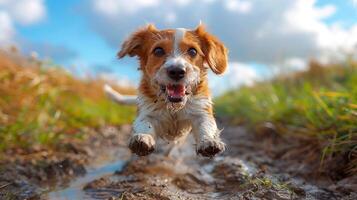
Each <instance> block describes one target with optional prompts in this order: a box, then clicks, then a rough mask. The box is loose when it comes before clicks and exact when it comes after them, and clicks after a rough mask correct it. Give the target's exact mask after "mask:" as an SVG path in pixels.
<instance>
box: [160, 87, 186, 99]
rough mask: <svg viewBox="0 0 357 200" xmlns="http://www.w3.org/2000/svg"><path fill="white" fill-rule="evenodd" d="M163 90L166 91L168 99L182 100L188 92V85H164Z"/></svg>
mask: <svg viewBox="0 0 357 200" xmlns="http://www.w3.org/2000/svg"><path fill="white" fill-rule="evenodd" d="M161 90H162V91H163V92H166V94H167V99H168V100H169V101H170V102H172V103H179V102H182V101H183V100H184V98H185V96H186V95H187V94H188V92H187V87H186V86H185V85H183V84H169V85H166V86H165V85H162V86H161Z"/></svg>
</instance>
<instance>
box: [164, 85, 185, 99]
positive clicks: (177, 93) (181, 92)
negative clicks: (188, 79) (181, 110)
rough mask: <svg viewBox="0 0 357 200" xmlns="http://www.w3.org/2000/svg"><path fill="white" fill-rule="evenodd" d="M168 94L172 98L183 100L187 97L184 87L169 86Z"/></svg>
mask: <svg viewBox="0 0 357 200" xmlns="http://www.w3.org/2000/svg"><path fill="white" fill-rule="evenodd" d="M167 92H168V95H169V97H170V98H174V99H182V98H183V97H184V96H185V86H183V85H169V86H167Z"/></svg>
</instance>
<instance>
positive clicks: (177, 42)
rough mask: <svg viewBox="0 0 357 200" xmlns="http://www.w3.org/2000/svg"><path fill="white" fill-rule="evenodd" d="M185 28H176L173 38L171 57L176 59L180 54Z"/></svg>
mask: <svg viewBox="0 0 357 200" xmlns="http://www.w3.org/2000/svg"><path fill="white" fill-rule="evenodd" d="M186 31H187V30H186V29H185V28H177V29H176V31H175V38H174V51H173V57H177V56H179V55H180V54H181V50H180V42H181V41H182V40H183V38H184V37H185V33H186Z"/></svg>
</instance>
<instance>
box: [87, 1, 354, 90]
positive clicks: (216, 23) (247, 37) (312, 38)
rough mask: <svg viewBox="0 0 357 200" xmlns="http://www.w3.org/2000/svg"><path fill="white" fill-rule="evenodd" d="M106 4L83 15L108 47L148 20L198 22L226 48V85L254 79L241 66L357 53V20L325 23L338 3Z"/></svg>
mask: <svg viewBox="0 0 357 200" xmlns="http://www.w3.org/2000/svg"><path fill="white" fill-rule="evenodd" d="M105 1H110V2H112V4H111V6H108V5H109V4H107V6H108V7H110V8H108V9H103V8H101V6H100V5H98V4H105V3H100V2H103V0H92V1H91V6H92V10H91V11H90V12H89V13H87V14H88V18H89V19H90V21H91V23H92V27H93V28H94V30H95V31H96V32H97V33H99V34H100V35H101V36H103V38H104V39H105V40H106V41H107V42H108V44H109V45H111V46H112V47H113V48H117V47H118V45H119V44H120V43H121V42H122V41H123V40H124V39H125V37H127V36H128V35H129V34H130V33H131V32H132V31H134V30H136V29H137V28H138V27H140V26H143V25H145V24H147V23H149V22H152V23H155V24H156V25H157V26H158V28H175V27H186V28H194V27H195V26H196V25H197V24H198V22H199V21H200V20H202V21H203V23H205V24H206V25H207V27H208V30H209V31H210V32H212V33H213V34H215V35H217V36H218V37H219V38H220V39H221V40H222V41H223V42H224V43H225V44H226V46H227V47H228V48H229V50H230V55H229V58H230V61H231V63H233V64H231V67H232V70H231V71H229V72H228V74H227V75H226V76H224V78H223V79H224V80H230V81H228V82H227V81H223V82H224V83H225V84H226V86H227V87H235V86H238V85H240V84H243V83H244V84H249V83H250V82H249V81H250V80H253V79H255V78H257V77H258V76H259V75H257V73H255V71H254V70H253V71H252V68H249V66H247V65H245V64H244V63H251V62H253V63H259V64H262V65H267V66H286V67H287V68H288V69H289V70H290V69H294V70H303V69H305V63H307V61H308V60H309V59H311V58H317V59H319V60H321V61H324V62H328V61H331V60H335V59H341V58H343V57H344V56H345V55H346V53H351V52H352V53H353V52H356V51H357V50H356V47H357V22H356V23H355V24H354V25H352V26H350V27H343V26H341V25H339V24H338V23H331V21H330V22H329V23H326V21H327V20H328V19H329V18H332V17H333V16H334V15H335V14H336V13H337V12H343V11H341V10H338V7H337V6H338V5H332V4H329V5H323V6H320V5H317V0H295V1H287V0H249V1H248V0H224V1H220V0H195V1H193V0H171V1H164V0H150V1H148V2H147V3H145V4H143V3H142V2H141V1H140V0H132V1H129V2H128V1H122V0H118V1H114V0H105ZM105 1H104V2H105ZM353 2H354V3H357V1H356V0H353ZM124 8H125V9H124ZM121 9H123V10H121ZM234 63H236V64H234ZM237 63H240V64H239V65H240V67H237V65H238V64H237ZM276 71H285V70H281V69H277V70H276ZM240 74H248V75H244V76H240ZM230 77H233V78H230ZM220 81H221V80H220ZM214 88H220V86H219V87H214Z"/></svg>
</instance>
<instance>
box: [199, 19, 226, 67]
mask: <svg viewBox="0 0 357 200" xmlns="http://www.w3.org/2000/svg"><path fill="white" fill-rule="evenodd" d="M195 33H196V34H197V35H198V36H199V38H200V40H201V43H202V44H201V45H202V51H203V54H204V56H205V60H206V62H207V64H208V65H209V67H210V68H211V70H212V71H213V72H214V73H216V74H222V73H223V72H224V71H225V70H226V68H227V63H228V50H227V48H226V47H225V46H224V44H223V43H222V42H220V41H219V40H218V39H217V38H216V37H215V36H213V35H211V34H209V33H207V32H206V31H205V28H204V25H202V24H201V23H200V25H199V26H198V27H197V28H196V29H195Z"/></svg>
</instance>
